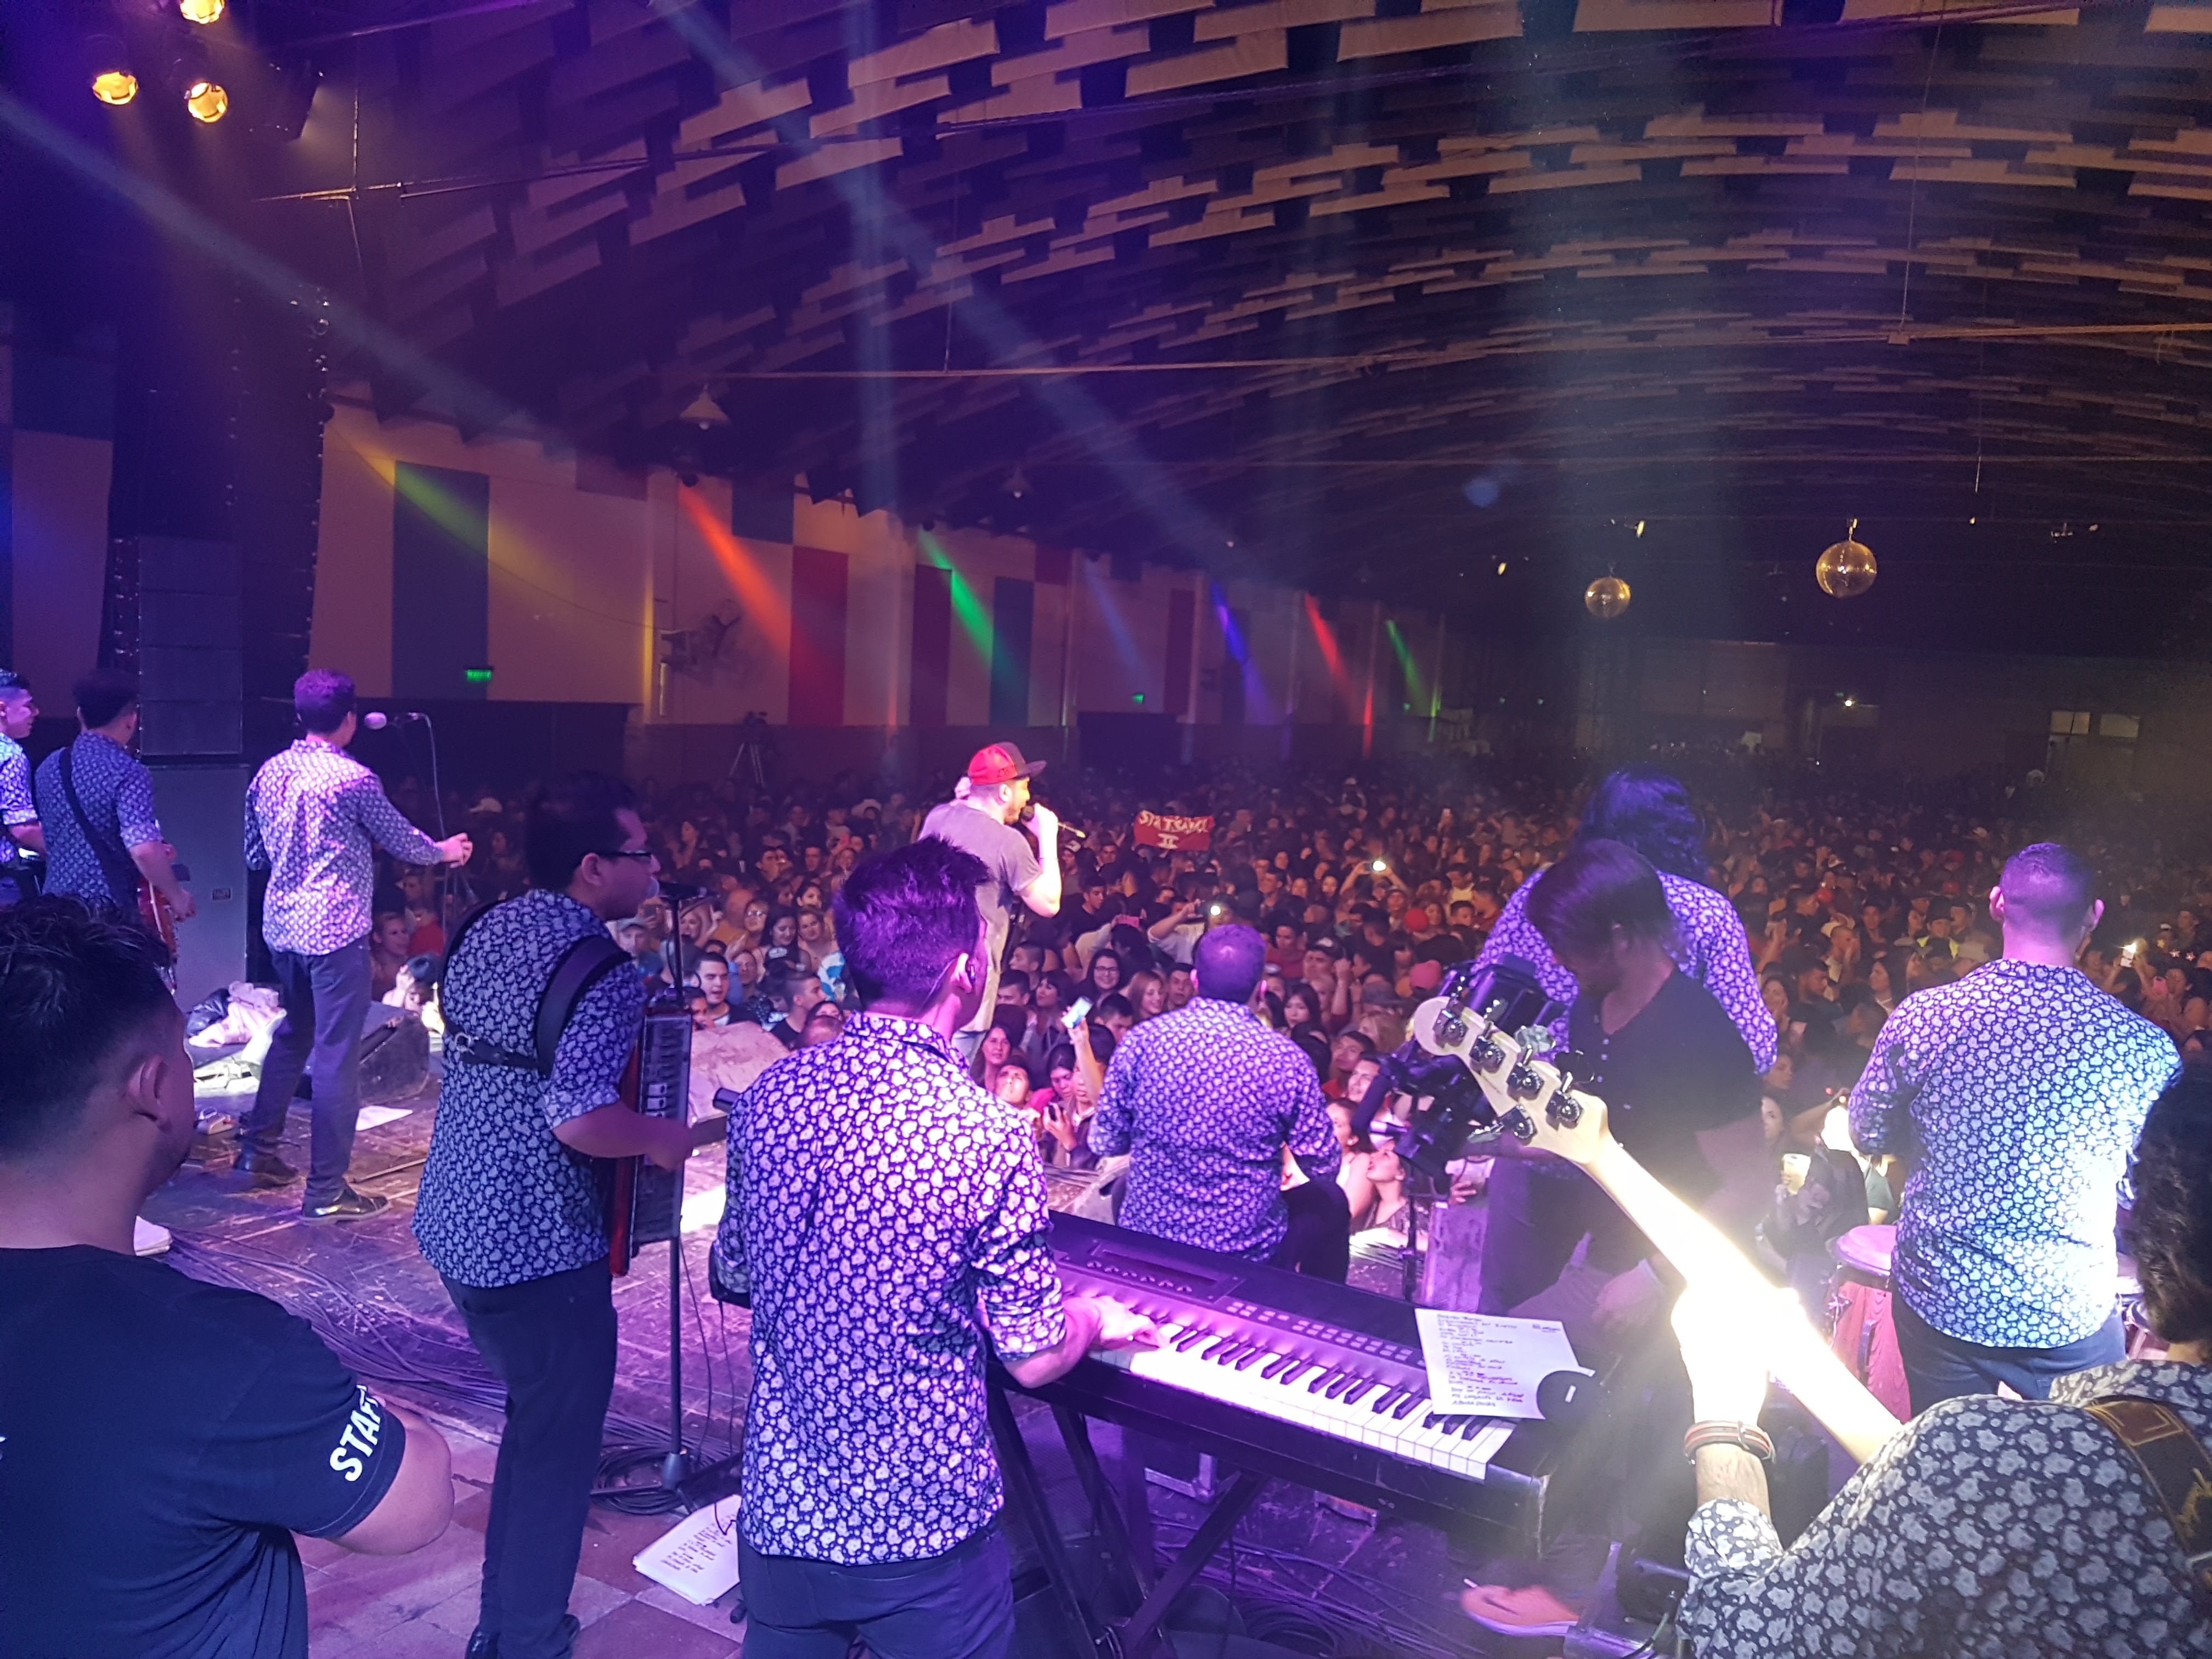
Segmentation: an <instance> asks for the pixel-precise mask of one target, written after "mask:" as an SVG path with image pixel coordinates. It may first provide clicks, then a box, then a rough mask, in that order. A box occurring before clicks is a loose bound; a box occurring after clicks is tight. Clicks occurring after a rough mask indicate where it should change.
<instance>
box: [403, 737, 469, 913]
mask: <svg viewBox="0 0 2212 1659" xmlns="http://www.w3.org/2000/svg"><path fill="white" fill-rule="evenodd" d="M400 718H401V719H402V720H420V721H422V729H423V731H424V732H427V733H428V736H429V739H430V811H431V815H432V816H433V817H435V820H436V822H437V825H438V839H439V840H440V841H444V840H445V839H446V838H447V833H448V832H447V829H446V792H445V788H444V787H443V785H442V784H441V781H440V780H439V777H438V728H437V726H436V725H435V723H433V722H432V720H431V719H430V717H429V716H428V714H424V713H423V712H422V710H421V709H419V708H416V709H410V710H409V711H408V712H407V713H406V714H403V715H401V716H400ZM437 879H438V886H439V898H438V926H439V927H440V928H441V930H442V931H443V932H444V933H445V935H446V937H447V939H451V938H453V923H454V921H455V919H456V917H457V915H458V914H459V909H461V908H474V907H475V904H476V902H477V891H476V888H475V887H474V886H473V885H472V884H471V882H470V881H469V877H468V871H467V868H466V866H464V865H459V864H448V865H446V866H442V867H441V871H440V873H439V875H438V878H437ZM457 886H458V887H459V893H458V894H456V893H455V891H454V889H455V888H456V887H457Z"/></svg>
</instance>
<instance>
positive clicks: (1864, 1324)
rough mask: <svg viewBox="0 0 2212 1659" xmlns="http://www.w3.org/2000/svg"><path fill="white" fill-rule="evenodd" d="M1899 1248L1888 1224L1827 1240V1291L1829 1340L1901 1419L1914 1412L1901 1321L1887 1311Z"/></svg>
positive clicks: (1850, 1232)
mask: <svg viewBox="0 0 2212 1659" xmlns="http://www.w3.org/2000/svg"><path fill="white" fill-rule="evenodd" d="M1896 1248H1897V1229H1896V1228H1895V1227H1893V1226H1887V1225H1875V1226H1868V1227H1854V1228H1852V1229H1851V1230H1850V1231H1849V1232H1847V1233H1845V1234H1844V1236H1843V1237H1841V1238H1838V1239H1837V1240H1836V1241H1835V1242H1834V1243H1831V1244H1830V1245H1829V1246H1828V1254H1829V1255H1832V1256H1833V1257H1835V1259H1836V1276H1835V1279H1834V1281H1833V1283H1832V1288H1831V1289H1830V1291H1829V1292H1828V1316H1829V1319H1830V1321H1831V1322H1832V1334H1831V1335H1830V1337H1829V1339H1828V1346H1830V1347H1832V1348H1833V1349H1834V1350H1835V1352H1836V1357H1837V1358H1839V1359H1841V1360H1842V1361H1843V1362H1844V1364H1845V1365H1846V1366H1847V1367H1848V1368H1849V1369H1850V1373H1851V1375H1852V1376H1856V1377H1857V1378H1858V1380H1859V1381H1860V1382H1862V1383H1865V1384H1866V1385H1867V1389H1868V1392H1869V1393H1870V1394H1872V1395H1874V1397H1875V1399H1877V1400H1879V1401H1881V1403H1882V1404H1883V1405H1885V1406H1887V1407H1888V1408H1889V1409H1890V1411H1891V1412H1892V1413H1893V1414H1894V1415H1895V1416H1896V1417H1897V1418H1898V1419H1899V1420H1900V1421H1902V1420H1903V1419H1906V1418H1909V1417H1911V1415H1912V1399H1911V1394H1910V1393H1909V1391H1908V1390H1907V1389H1906V1388H1905V1362H1904V1360H1903V1359H1901V1358H1899V1357H1898V1352H1897V1327H1896V1326H1895V1325H1893V1323H1892V1322H1890V1316H1889V1262H1890V1256H1891V1255H1892V1254H1893V1252H1894V1251H1895V1249H1896Z"/></svg>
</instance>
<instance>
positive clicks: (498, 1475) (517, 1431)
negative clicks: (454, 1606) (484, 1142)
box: [446, 1259, 615, 1659]
mask: <svg viewBox="0 0 2212 1659" xmlns="http://www.w3.org/2000/svg"><path fill="white" fill-rule="evenodd" d="M446 1292H447V1295H449V1296H451V1297H453V1305H454V1306H455V1307H456V1308H458V1309H459V1310H460V1314H461V1318H462V1319H463V1320H464V1321H465V1322H466V1323H467V1325H468V1328H469V1340H471V1341H472V1342H474V1343H475V1344H476V1345H477V1352H478V1353H480V1354H482V1355H483V1360H484V1364H487V1365H489V1366H490V1367H491V1370H492V1374H493V1375H494V1376H496V1377H498V1378H499V1380H500V1381H501V1383H505V1384H506V1385H507V1429H506V1431H505V1432H504V1433H503V1434H501V1436H500V1438H499V1465H498V1468H497V1470H496V1472H495V1474H494V1475H493V1477H492V1487H491V1517H490V1520H489V1522H488V1523H487V1524H486V1526H485V1528H484V1565H483V1602H482V1610H481V1611H480V1612H479V1613H478V1614H477V1629H478V1630H479V1631H481V1632H483V1633H485V1634H487V1635H489V1636H491V1637H494V1638H496V1639H497V1641H498V1644H499V1653H500V1659H565V1656H566V1655H567V1654H568V1638H567V1637H566V1636H565V1635H564V1634H563V1632H562V1624H561V1620H562V1614H564V1613H567V1612H568V1591H569V1589H570V1588H571V1587H572V1586H573V1585H574V1583H575V1579H576V1562H577V1559H578V1558H579V1557H580V1556H581V1555H582V1553H583V1549H584V1522H585V1518H586V1516H587V1515H588V1514H589V1512H590V1510H591V1506H592V1479H593V1477H594V1476H595V1475H596V1474H598V1472H599V1441H600V1437H601V1435H602V1433H603V1432H604V1431H605V1426H606V1419H607V1401H608V1400H609V1399H610V1398H611V1396H612V1395H613V1393H614V1387H615V1304H614V1280H613V1279H612V1278H611V1276H610V1275H609V1273H608V1272H607V1264H606V1262H605V1260H604V1259H602V1260H600V1261H593V1262H590V1263H588V1264H586V1266H584V1267H572V1268H570V1269H569V1270H568V1272H567V1273H551V1274H549V1275H547V1276H546V1277H545V1278H544V1279H525V1280H524V1281H523V1282H522V1283H521V1284H520V1285H501V1286H500V1287H499V1288H497V1289H495V1290H483V1289H480V1288H478V1287H477V1286H476V1285H460V1284H456V1283H455V1282H454V1281H453V1280H452V1279H447V1280H446Z"/></svg>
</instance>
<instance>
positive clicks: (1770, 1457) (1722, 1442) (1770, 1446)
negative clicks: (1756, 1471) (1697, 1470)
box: [1682, 1422, 1774, 1463]
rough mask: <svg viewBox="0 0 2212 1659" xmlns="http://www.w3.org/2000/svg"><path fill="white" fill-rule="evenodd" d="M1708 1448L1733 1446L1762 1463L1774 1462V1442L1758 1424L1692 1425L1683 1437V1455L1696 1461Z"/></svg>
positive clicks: (1715, 1423)
mask: <svg viewBox="0 0 2212 1659" xmlns="http://www.w3.org/2000/svg"><path fill="white" fill-rule="evenodd" d="M1708 1446H1734V1447H1735V1448H1737V1449H1739V1450H1741V1451H1747V1452H1749V1453H1750V1454H1751V1455H1753V1457H1756V1458H1757V1459H1759V1462H1762V1463H1771V1462H1773V1461H1774V1442H1773V1441H1771V1439H1769V1438H1768V1437H1767V1435H1766V1431H1765V1430H1764V1429H1762V1428H1760V1427H1759V1425H1757V1424H1756V1423H1722V1422H1710V1423H1692V1424H1691V1425H1690V1431H1689V1432H1688V1433H1687V1434H1686V1435H1684V1436H1683V1437H1682V1455H1683V1456H1684V1457H1686V1458H1689V1459H1691V1460H1692V1461H1695V1459H1696V1457H1697V1455H1698V1454H1699V1452H1701V1451H1703V1450H1704V1449H1705V1448H1706V1447H1708Z"/></svg>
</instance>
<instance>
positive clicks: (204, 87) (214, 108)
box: [185, 76, 230, 126]
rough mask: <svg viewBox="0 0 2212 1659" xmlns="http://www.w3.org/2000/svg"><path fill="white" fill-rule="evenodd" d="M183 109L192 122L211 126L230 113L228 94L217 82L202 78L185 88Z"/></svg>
mask: <svg viewBox="0 0 2212 1659" xmlns="http://www.w3.org/2000/svg"><path fill="white" fill-rule="evenodd" d="M185 109H187V110H189V111H190V112H191V118H192V119H193V120H195V121H200V122H204V123H205V124H206V125H209V126H213V125H215V124H216V122H217V121H220V120H222V118H223V117H224V116H226V115H228V113H230V94H228V93H227V92H225V91H224V90H223V89H222V85H221V84H220V83H219V82H214V81H210V80H208V79H207V78H206V77H205V76H202V77H201V78H199V79H198V80H196V81H193V82H191V83H189V84H188V85H187V86H186V87H185Z"/></svg>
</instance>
